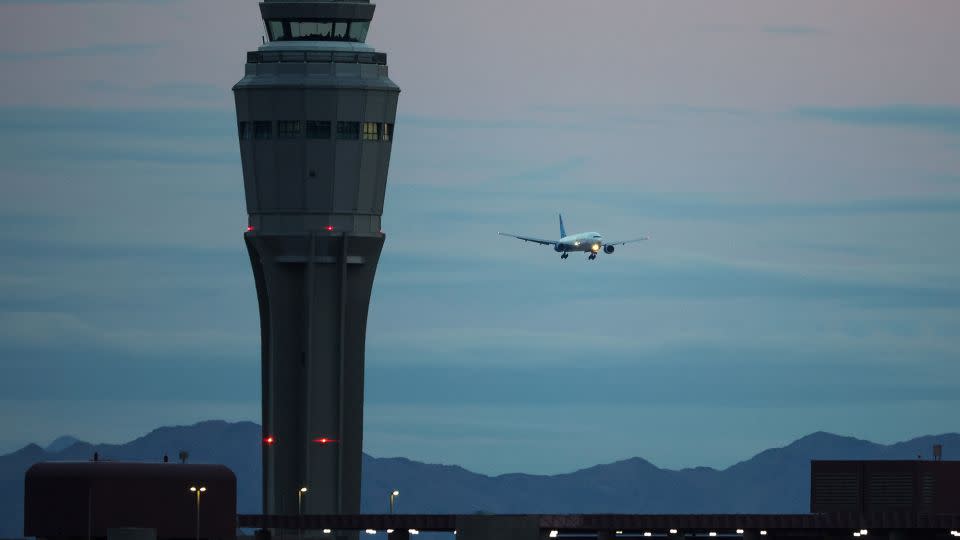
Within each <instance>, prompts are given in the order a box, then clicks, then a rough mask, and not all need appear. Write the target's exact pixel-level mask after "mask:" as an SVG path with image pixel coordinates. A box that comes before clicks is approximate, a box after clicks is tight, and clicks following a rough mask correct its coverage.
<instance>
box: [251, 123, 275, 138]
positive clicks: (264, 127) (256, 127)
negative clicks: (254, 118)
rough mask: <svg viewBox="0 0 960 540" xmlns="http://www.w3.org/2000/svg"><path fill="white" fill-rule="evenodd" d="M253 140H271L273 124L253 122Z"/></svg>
mask: <svg viewBox="0 0 960 540" xmlns="http://www.w3.org/2000/svg"><path fill="white" fill-rule="evenodd" d="M253 138H254V139H260V140H264V139H272V138H273V122H254V123H253Z"/></svg>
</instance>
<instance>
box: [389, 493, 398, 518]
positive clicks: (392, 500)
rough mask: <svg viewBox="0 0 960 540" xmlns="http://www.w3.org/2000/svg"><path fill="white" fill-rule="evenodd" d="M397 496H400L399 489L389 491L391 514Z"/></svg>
mask: <svg viewBox="0 0 960 540" xmlns="http://www.w3.org/2000/svg"><path fill="white" fill-rule="evenodd" d="M398 497H400V492H399V491H397V490H393V492H392V493H390V513H391V514H392V513H393V506H394V504H395V501H396V500H397V498H398Z"/></svg>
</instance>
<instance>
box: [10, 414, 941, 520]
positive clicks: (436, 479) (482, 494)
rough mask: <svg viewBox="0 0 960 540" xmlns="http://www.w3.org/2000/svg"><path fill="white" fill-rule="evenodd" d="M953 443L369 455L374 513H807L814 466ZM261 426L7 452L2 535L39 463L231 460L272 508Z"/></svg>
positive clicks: (824, 437) (832, 441)
mask: <svg viewBox="0 0 960 540" xmlns="http://www.w3.org/2000/svg"><path fill="white" fill-rule="evenodd" d="M938 443H939V444H942V445H943V448H944V449H943V452H944V454H943V457H944V459H957V458H960V434H957V433H952V434H944V435H936V436H923V437H918V438H915V439H911V440H909V441H905V442H900V443H896V444H892V445H882V444H876V443H872V442H870V441H865V440H860V439H855V438H852V437H844V436H840V435H834V434H830V433H824V432H817V433H813V434H811V435H807V436H806V437H803V438H801V439H798V440H796V441H794V442H793V443H791V444H789V445H787V446H784V447H782V448H772V449H769V450H764V451H763V452H760V453H759V454H757V455H755V456H753V457H751V458H750V459H748V460H746V461H742V462H740V463H737V464H736V465H733V466H731V467H728V468H726V469H723V470H717V469H712V468H709V467H696V468H689V469H681V470H670V469H661V468H659V467H657V466H655V465H653V464H652V463H650V462H648V461H646V460H644V459H641V458H638V457H637V458H630V459H626V460H623V461H617V462H615V463H608V464H604V465H596V466H594V467H590V468H586V469H581V470H578V471H575V472H571V473H567V474H558V475H552V476H548V475H530V474H520V473H514V474H503V475H499V476H486V475H483V474H477V473H474V472H471V471H468V470H466V469H464V468H462V467H458V466H455V465H435V464H428V463H420V462H417V461H412V460H409V459H406V458H375V457H372V456H368V455H364V460H363V488H362V490H363V499H362V502H361V508H362V511H363V512H367V513H385V512H386V511H387V505H388V493H389V492H390V491H392V490H394V489H399V490H400V492H401V493H402V494H403V495H402V498H401V499H400V504H399V506H398V511H400V512H408V513H428V514H429V513H460V514H465V513H474V512H481V511H482V512H490V513H805V512H807V511H809V500H810V499H809V486H808V484H809V480H810V460H812V459H917V456H918V455H923V456H929V455H930V450H931V448H932V447H933V445H934V444H938ZM260 445H261V430H260V426H259V425H257V424H255V423H252V422H236V423H230V422H224V421H219V420H212V421H207V422H200V423H198V424H194V425H192V426H176V427H162V428H159V429H155V430H153V431H151V432H150V433H148V434H147V435H144V436H143V437H140V438H138V439H136V440H134V441H131V442H129V443H126V444H119V445H112V444H96V445H94V444H90V443H86V442H83V441H79V440H77V439H75V438H73V437H69V436H64V437H60V438H58V439H57V440H55V441H54V442H53V443H51V444H50V445H49V446H47V448H42V447H40V446H38V445H36V444H30V445H27V446H25V447H23V448H21V449H20V450H18V451H16V452H13V453H11V454H7V455H4V456H0V537H2V538H16V537H21V536H22V535H23V528H22V516H23V478H24V473H25V472H26V470H27V468H29V467H30V466H31V465H32V464H34V463H36V462H38V461H51V460H87V459H90V458H91V456H92V455H93V453H94V452H98V453H99V455H100V456H101V459H110V460H127V461H159V460H160V459H161V458H162V456H163V455H164V454H167V455H169V457H170V460H171V461H176V460H177V459H178V452H179V451H180V450H187V451H189V461H190V462H191V463H221V464H224V465H226V466H227V467H230V468H231V469H232V470H233V471H234V472H235V473H236V475H237V491H238V496H237V499H238V500H237V507H238V510H239V511H240V513H251V514H252V513H259V512H260V471H261V469H260Z"/></svg>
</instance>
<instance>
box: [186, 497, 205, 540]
mask: <svg viewBox="0 0 960 540" xmlns="http://www.w3.org/2000/svg"><path fill="white" fill-rule="evenodd" d="M190 491H191V492H193V493H196V494H197V540H200V495H201V494H203V493H206V491H207V488H206V487H204V486H200V487H199V488H198V487H196V486H190Z"/></svg>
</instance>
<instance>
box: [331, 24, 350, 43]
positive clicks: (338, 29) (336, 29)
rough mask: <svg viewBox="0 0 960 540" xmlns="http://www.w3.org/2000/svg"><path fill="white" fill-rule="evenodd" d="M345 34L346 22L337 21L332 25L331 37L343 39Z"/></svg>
mask: <svg viewBox="0 0 960 540" xmlns="http://www.w3.org/2000/svg"><path fill="white" fill-rule="evenodd" d="M346 35H347V23H345V22H338V23H334V25H333V39H341V40H342V39H343V38H344V37H346Z"/></svg>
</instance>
